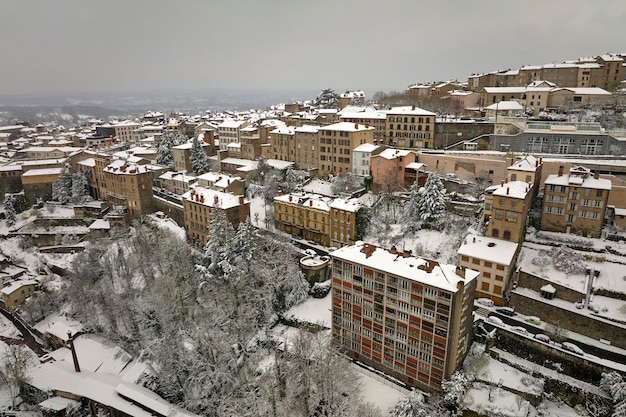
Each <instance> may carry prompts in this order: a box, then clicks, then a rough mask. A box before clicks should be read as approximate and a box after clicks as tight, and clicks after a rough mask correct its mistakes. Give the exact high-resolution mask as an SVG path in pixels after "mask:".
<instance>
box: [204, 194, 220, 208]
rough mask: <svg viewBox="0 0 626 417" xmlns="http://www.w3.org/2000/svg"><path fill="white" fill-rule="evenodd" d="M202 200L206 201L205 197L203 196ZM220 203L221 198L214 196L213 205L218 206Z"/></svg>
mask: <svg viewBox="0 0 626 417" xmlns="http://www.w3.org/2000/svg"><path fill="white" fill-rule="evenodd" d="M202 199H203V200H204V196H202ZM219 202H220V198H219V197H218V196H216V195H214V196H213V204H215V205H216V206H217V205H218V203H219Z"/></svg>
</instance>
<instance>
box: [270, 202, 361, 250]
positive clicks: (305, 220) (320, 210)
mask: <svg viewBox="0 0 626 417" xmlns="http://www.w3.org/2000/svg"><path fill="white" fill-rule="evenodd" d="M359 209H360V205H359V203H358V202H357V200H356V199H349V200H345V199H341V198H336V199H332V198H330V197H324V196H321V195H318V194H310V193H293V194H286V195H281V196H278V197H275V198H274V226H275V227H276V228H277V229H278V230H280V231H283V232H285V233H289V234H292V235H296V236H298V237H300V238H302V239H306V240H311V241H313V242H315V243H319V244H320V245H324V246H332V247H335V248H340V247H342V246H346V245H352V244H354V242H355V241H356V240H357V239H358V238H359V236H357V215H358V211H359Z"/></svg>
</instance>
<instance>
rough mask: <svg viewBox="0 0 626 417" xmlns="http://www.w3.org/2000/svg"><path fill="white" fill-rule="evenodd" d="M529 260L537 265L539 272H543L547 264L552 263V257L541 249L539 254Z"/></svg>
mask: <svg viewBox="0 0 626 417" xmlns="http://www.w3.org/2000/svg"><path fill="white" fill-rule="evenodd" d="M530 262H531V263H532V264H533V265H536V266H538V267H539V272H543V271H545V270H546V268H547V266H548V265H550V264H551V263H552V258H551V257H550V255H549V254H548V253H547V252H546V251H544V250H542V251H539V254H538V255H537V256H535V257H534V258H533V259H532V260H531V261H530Z"/></svg>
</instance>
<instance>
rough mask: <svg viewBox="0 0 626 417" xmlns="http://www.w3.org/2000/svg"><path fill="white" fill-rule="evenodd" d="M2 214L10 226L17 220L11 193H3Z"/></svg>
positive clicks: (13, 198)
mask: <svg viewBox="0 0 626 417" xmlns="http://www.w3.org/2000/svg"><path fill="white" fill-rule="evenodd" d="M4 216H5V218H6V220H7V226H9V227H11V226H13V225H14V224H15V222H16V221H17V212H16V210H15V197H14V196H13V194H5V196H4Z"/></svg>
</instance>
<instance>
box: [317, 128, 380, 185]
mask: <svg viewBox="0 0 626 417" xmlns="http://www.w3.org/2000/svg"><path fill="white" fill-rule="evenodd" d="M364 143H374V128H373V127H372V126H369V127H366V126H365V125H359V124H357V123H348V122H339V123H335V124H332V125H328V126H323V127H321V128H320V130H319V156H320V160H319V165H318V168H319V171H318V172H319V176H320V177H327V176H328V175H329V174H332V175H342V174H346V173H348V172H351V171H352V150H353V149H354V148H356V147H357V146H359V145H362V144H364Z"/></svg>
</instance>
